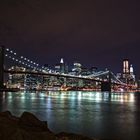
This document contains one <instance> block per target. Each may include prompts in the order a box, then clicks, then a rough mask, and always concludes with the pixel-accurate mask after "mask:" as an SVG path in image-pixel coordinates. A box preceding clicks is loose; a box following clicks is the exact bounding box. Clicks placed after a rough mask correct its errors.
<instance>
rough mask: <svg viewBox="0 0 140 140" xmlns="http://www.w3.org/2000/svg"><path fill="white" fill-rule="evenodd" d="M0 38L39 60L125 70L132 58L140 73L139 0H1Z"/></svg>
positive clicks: (119, 70) (47, 62)
mask: <svg viewBox="0 0 140 140" xmlns="http://www.w3.org/2000/svg"><path fill="white" fill-rule="evenodd" d="M0 44H2V45H5V46H6V47H8V48H12V49H13V50H16V52H17V53H18V54H21V55H24V56H27V57H28V58H30V59H34V60H35V61H36V62H39V63H41V64H42V65H43V64H50V65H51V66H54V65H55V64H56V63H58V62H59V61H60V58H61V57H63V58H64V61H65V62H67V63H68V64H69V65H72V64H73V62H74V61H75V62H80V63H82V64H83V66H85V67H91V66H97V67H98V68H99V69H102V70H104V69H105V68H109V69H110V70H112V71H113V72H115V73H116V72H122V59H124V58H128V59H129V60H130V63H132V64H133V66H134V70H135V73H136V74H137V75H138V76H139V77H140V65H139V63H140V2H139V0H70V1H69V0H0Z"/></svg>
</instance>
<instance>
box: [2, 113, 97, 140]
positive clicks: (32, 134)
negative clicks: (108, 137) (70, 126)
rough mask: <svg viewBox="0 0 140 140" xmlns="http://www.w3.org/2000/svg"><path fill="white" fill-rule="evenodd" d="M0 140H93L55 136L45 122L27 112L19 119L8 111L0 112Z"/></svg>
mask: <svg viewBox="0 0 140 140" xmlns="http://www.w3.org/2000/svg"><path fill="white" fill-rule="evenodd" d="M0 140H94V139H91V138H88V137H85V136H82V135H77V134H72V133H64V132H63V133H59V134H57V135H55V134H54V133H53V132H51V131H50V130H49V129H48V125H47V122H44V121H40V120H39V119H38V118H37V117H36V116H34V115H33V114H31V113H29V112H24V113H23V114H22V115H21V117H19V118H17V117H15V116H13V115H12V114H11V113H10V112H9V111H6V112H0Z"/></svg>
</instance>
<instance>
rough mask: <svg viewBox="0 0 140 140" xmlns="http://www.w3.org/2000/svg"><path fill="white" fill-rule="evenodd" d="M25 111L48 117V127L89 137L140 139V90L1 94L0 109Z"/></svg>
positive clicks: (20, 112) (16, 111)
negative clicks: (127, 91) (137, 91)
mask: <svg viewBox="0 0 140 140" xmlns="http://www.w3.org/2000/svg"><path fill="white" fill-rule="evenodd" d="M5 110H9V111H11V112H12V113H13V114H14V115H16V116H20V115H21V114H22V113H23V112H24V111H29V112H32V113H34V114H35V115H36V116H37V117H38V118H39V119H40V120H47V121H48V126H49V128H50V129H51V130H52V131H54V132H56V133H58V132H61V131H66V132H74V133H80V134H83V135H87V136H90V137H96V138H107V139H111V138H113V139H122V140H139V139H140V93H107V92H106V93H101V92H80V91H68V92H37V93H35V92H17V93H11V92H8V93H0V111H5Z"/></svg>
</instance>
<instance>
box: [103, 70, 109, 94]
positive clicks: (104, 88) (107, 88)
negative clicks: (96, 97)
mask: <svg viewBox="0 0 140 140" xmlns="http://www.w3.org/2000/svg"><path fill="white" fill-rule="evenodd" d="M101 91H108V92H111V72H110V71H109V73H108V81H102V82H101Z"/></svg>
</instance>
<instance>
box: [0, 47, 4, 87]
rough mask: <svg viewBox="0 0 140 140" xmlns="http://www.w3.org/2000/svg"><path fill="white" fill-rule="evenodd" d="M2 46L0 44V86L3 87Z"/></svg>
mask: <svg viewBox="0 0 140 140" xmlns="http://www.w3.org/2000/svg"><path fill="white" fill-rule="evenodd" d="M3 83H4V46H0V88H4V85H3Z"/></svg>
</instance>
